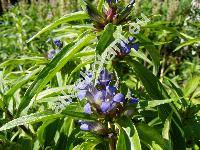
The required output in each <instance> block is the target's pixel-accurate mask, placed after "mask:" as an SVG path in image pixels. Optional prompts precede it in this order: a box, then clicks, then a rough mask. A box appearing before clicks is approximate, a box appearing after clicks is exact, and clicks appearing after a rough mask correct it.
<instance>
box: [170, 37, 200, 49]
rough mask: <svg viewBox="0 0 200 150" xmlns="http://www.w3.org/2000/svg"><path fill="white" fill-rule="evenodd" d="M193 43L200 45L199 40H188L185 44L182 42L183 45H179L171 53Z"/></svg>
mask: <svg viewBox="0 0 200 150" xmlns="http://www.w3.org/2000/svg"><path fill="white" fill-rule="evenodd" d="M194 43H200V38H195V39H190V40H188V41H186V42H183V43H181V44H179V45H178V46H177V47H176V49H175V50H174V51H173V52H176V51H178V50H179V49H181V48H182V47H184V46H188V45H192V44H194Z"/></svg>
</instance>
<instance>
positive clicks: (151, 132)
mask: <svg viewBox="0 0 200 150" xmlns="http://www.w3.org/2000/svg"><path fill="white" fill-rule="evenodd" d="M136 128H137V131H138V134H139V137H140V139H141V142H143V143H144V144H145V145H147V146H148V145H150V146H151V147H155V145H159V147H161V148H162V149H163V150H167V149H168V148H167V146H166V144H165V141H164V139H163V138H162V136H161V135H160V134H159V133H158V132H157V131H156V130H155V129H154V128H152V127H150V126H148V125H146V124H139V125H138V126H136ZM156 149H157V148H156Z"/></svg>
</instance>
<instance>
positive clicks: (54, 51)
mask: <svg viewBox="0 0 200 150" xmlns="http://www.w3.org/2000/svg"><path fill="white" fill-rule="evenodd" d="M59 52H60V50H54V49H52V50H50V51H48V54H47V57H48V58H49V59H53V58H54V57H55V55H56V54H58V53H59Z"/></svg>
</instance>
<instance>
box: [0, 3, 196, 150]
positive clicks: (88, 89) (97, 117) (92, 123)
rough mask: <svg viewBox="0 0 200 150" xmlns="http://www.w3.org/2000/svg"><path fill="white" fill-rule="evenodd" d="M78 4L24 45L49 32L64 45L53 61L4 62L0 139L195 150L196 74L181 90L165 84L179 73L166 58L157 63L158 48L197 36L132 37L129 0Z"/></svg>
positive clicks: (112, 149) (49, 145)
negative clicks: (187, 149)
mask: <svg viewBox="0 0 200 150" xmlns="http://www.w3.org/2000/svg"><path fill="white" fill-rule="evenodd" d="M81 2H82V3H81V6H82V9H83V10H82V11H78V12H74V13H71V14H66V15H64V16H63V17H61V18H60V19H58V20H56V21H55V22H53V23H52V24H50V25H48V26H47V27H45V28H43V29H41V30H40V31H39V32H38V33H37V34H36V35H34V36H33V37H32V38H30V39H29V40H28V41H27V42H28V43H29V42H31V41H32V40H34V39H36V38H37V37H39V36H40V35H41V34H43V33H45V32H47V31H49V32H48V33H50V34H49V35H48V36H49V37H50V38H51V39H62V41H60V40H54V41H51V43H52V45H51V49H53V50H52V51H49V54H48V57H49V59H46V58H44V57H41V56H40V57H33V58H32V57H31V58H30V59H29V60H28V61H27V58H23V59H16V63H14V65H13V61H8V62H5V63H3V64H1V65H0V68H3V69H2V70H0V81H1V82H0V107H1V111H2V112H3V114H2V118H3V119H2V120H1V124H2V126H1V128H0V141H1V142H2V143H7V141H9V140H11V141H14V142H15V143H17V144H18V143H25V144H24V145H26V146H27V145H28V146H29V148H27V149H67V150H68V149H69V150H72V149H73V150H77V149H78V150H82V149H86V150H88V149H91V150H92V149H98V150H108V149H109V150H133V149H134V150H141V149H144V150H146V149H150V150H153V149H155V150H158V149H159V150H160V149H162V150H172V149H174V150H185V149H186V147H188V148H190V149H192V148H195V146H196V145H197V144H196V143H199V141H198V140H199V139H198V136H193V135H194V134H193V133H194V132H190V130H192V131H196V130H197V129H199V128H198V126H197V125H198V121H199V120H198V119H199V115H198V111H199V109H198V108H199V107H198V106H197V105H195V103H194V102H193V101H194V100H197V97H198V95H199V92H197V90H196V89H198V83H199V78H195V79H194V80H192V81H191V82H190V84H189V83H188V85H187V86H186V87H185V89H184V90H182V89H181V88H178V87H177V84H174V83H173V80H175V79H173V80H171V79H170V78H171V77H172V76H173V74H176V71H173V67H172V68H168V69H166V67H167V66H168V61H167V58H168V55H169V54H168V53H165V56H164V57H165V58H166V59H164V60H163V61H160V58H162V57H161V56H162V55H161V52H162V50H163V48H164V47H165V45H164V44H166V43H170V42H172V41H174V39H175V38H178V37H177V36H181V38H183V37H184V38H189V39H190V40H191V41H189V42H188V43H190V42H196V40H195V39H193V37H190V36H188V35H186V34H184V33H179V32H178V31H177V30H176V28H171V24H167V25H169V26H167V25H166V22H165V23H162V22H156V23H155V22H148V23H146V24H143V26H141V29H140V32H139V33H138V34H134V33H132V32H130V31H129V26H130V24H134V23H135V22H140V21H139V19H138V18H141V17H140V16H135V13H134V1H129V3H128V4H126V3H125V2H123V1H122V0H99V1H98V4H95V3H94V2H92V1H91V0H82V1H81ZM142 16H144V15H142ZM148 17H149V18H150V17H151V19H154V17H155V16H153V17H152V16H148ZM140 23H141V22H140ZM163 24H164V25H163ZM165 25H166V26H165ZM56 27H58V28H57V29H56ZM175 31H176V32H175ZM181 32H182V31H181ZM158 33H159V36H158ZM177 33H178V34H177ZM168 35H170V36H168ZM157 36H158V38H156V40H155V37H157ZM178 40H179V39H178ZM183 45H185V43H183V44H182V45H180V46H178V48H177V49H180V47H181V46H183ZM44 49H45V50H47V49H48V47H45V48H44ZM45 50H44V51H45ZM164 50H165V49H164ZM165 62H167V63H165ZM21 63H24V65H22V64H21ZM11 64H12V65H13V66H11ZM24 68H25V69H24ZM193 69H194V68H193ZM10 70H11V72H9V71H10ZM16 70H17V71H16ZM83 70H84V71H83ZM108 70H109V71H108ZM169 70H170V73H169V76H168V77H166V76H165V75H166V74H167V72H168V71H169ZM12 71H13V72H12ZM86 71H88V72H86ZM4 72H9V73H8V74H7V75H4ZM84 72H86V73H84ZM18 74H20V78H17V80H14V79H16V77H17V76H19V75H18ZM13 81H17V82H13ZM8 83H10V84H11V83H12V86H11V85H10V84H9V85H8ZM195 90H196V91H195ZM195 102H196V101H195ZM196 103H197V102H196ZM56 110H59V111H56ZM185 114H186V115H185ZM188 122H192V125H191V124H189V123H188ZM193 124H194V125H193ZM12 129H13V130H12ZM14 131H16V132H14ZM197 131H199V130H197ZM13 133H14V134H13ZM2 137H3V138H2ZM191 137H192V138H191ZM8 139H9V140H8ZM11 148H12V149H13V147H11ZM14 148H16V147H15V145H14ZM23 148H26V147H25V146H23V147H20V148H19V149H23ZM0 149H1V147H0ZM8 149H9V148H8Z"/></svg>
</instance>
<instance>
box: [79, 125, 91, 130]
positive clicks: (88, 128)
mask: <svg viewBox="0 0 200 150" xmlns="http://www.w3.org/2000/svg"><path fill="white" fill-rule="evenodd" d="M80 129H81V130H83V131H89V130H90V126H89V124H86V123H84V124H82V125H81V126H80Z"/></svg>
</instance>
